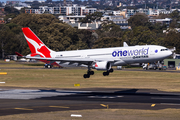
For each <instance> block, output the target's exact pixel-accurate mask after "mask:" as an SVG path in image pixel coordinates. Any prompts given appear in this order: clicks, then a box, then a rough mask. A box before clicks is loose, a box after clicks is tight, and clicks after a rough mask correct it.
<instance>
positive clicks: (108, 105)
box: [100, 104, 109, 109]
mask: <svg viewBox="0 0 180 120" xmlns="http://www.w3.org/2000/svg"><path fill="white" fill-rule="evenodd" d="M100 105H101V106H103V107H107V109H109V105H104V104H100Z"/></svg>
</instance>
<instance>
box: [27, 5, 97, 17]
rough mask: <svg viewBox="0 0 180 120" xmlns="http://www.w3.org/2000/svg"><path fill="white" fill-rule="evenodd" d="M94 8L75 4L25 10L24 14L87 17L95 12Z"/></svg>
mask: <svg viewBox="0 0 180 120" xmlns="http://www.w3.org/2000/svg"><path fill="white" fill-rule="evenodd" d="M96 11H97V9H96V8H86V6H78V5H77V4H73V5H67V6H60V7H48V6H40V7H39V9H25V13H30V14H32V13H34V14H43V13H49V14H61V15H77V16H80V15H87V14H89V13H94V12H96Z"/></svg>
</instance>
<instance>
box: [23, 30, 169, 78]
mask: <svg viewBox="0 0 180 120" xmlns="http://www.w3.org/2000/svg"><path fill="white" fill-rule="evenodd" d="M22 31H23V34H24V36H25V38H26V41H27V43H28V45H29V48H30V50H31V54H29V55H27V56H24V57H25V58H27V59H36V60H39V61H42V62H45V63H46V64H45V67H46V68H51V67H52V65H59V66H62V67H66V66H85V67H87V68H88V71H87V74H84V75H83V77H84V78H89V77H90V76H91V75H94V71H92V70H91V69H96V70H101V71H104V72H103V75H104V76H108V75H109V73H112V72H113V71H114V70H113V68H112V66H123V65H127V64H132V63H149V62H155V61H161V60H163V59H165V58H167V57H169V56H171V55H172V52H171V51H170V50H169V49H167V48H166V47H163V46H159V45H136V46H128V45H127V43H125V42H124V43H123V44H124V45H123V47H112V48H98V49H85V50H71V51H60V52H56V51H53V50H51V49H49V48H48V47H47V46H46V45H45V44H44V43H43V42H42V41H41V40H40V39H39V38H38V37H37V36H36V35H35V34H34V33H33V31H32V30H31V29H30V28H29V27H24V28H22Z"/></svg>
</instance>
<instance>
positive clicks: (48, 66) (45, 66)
mask: <svg viewBox="0 0 180 120" xmlns="http://www.w3.org/2000/svg"><path fill="white" fill-rule="evenodd" d="M52 67H53V66H52V65H50V64H45V65H44V68H52Z"/></svg>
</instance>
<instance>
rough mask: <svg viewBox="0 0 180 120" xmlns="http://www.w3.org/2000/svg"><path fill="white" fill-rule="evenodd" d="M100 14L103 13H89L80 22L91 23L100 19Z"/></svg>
mask: <svg viewBox="0 0 180 120" xmlns="http://www.w3.org/2000/svg"><path fill="white" fill-rule="evenodd" d="M102 15H103V13H101V12H95V13H89V14H88V15H86V17H85V18H84V19H82V20H81V21H80V22H82V23H91V22H95V21H99V20H100V19H101V17H102Z"/></svg>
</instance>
